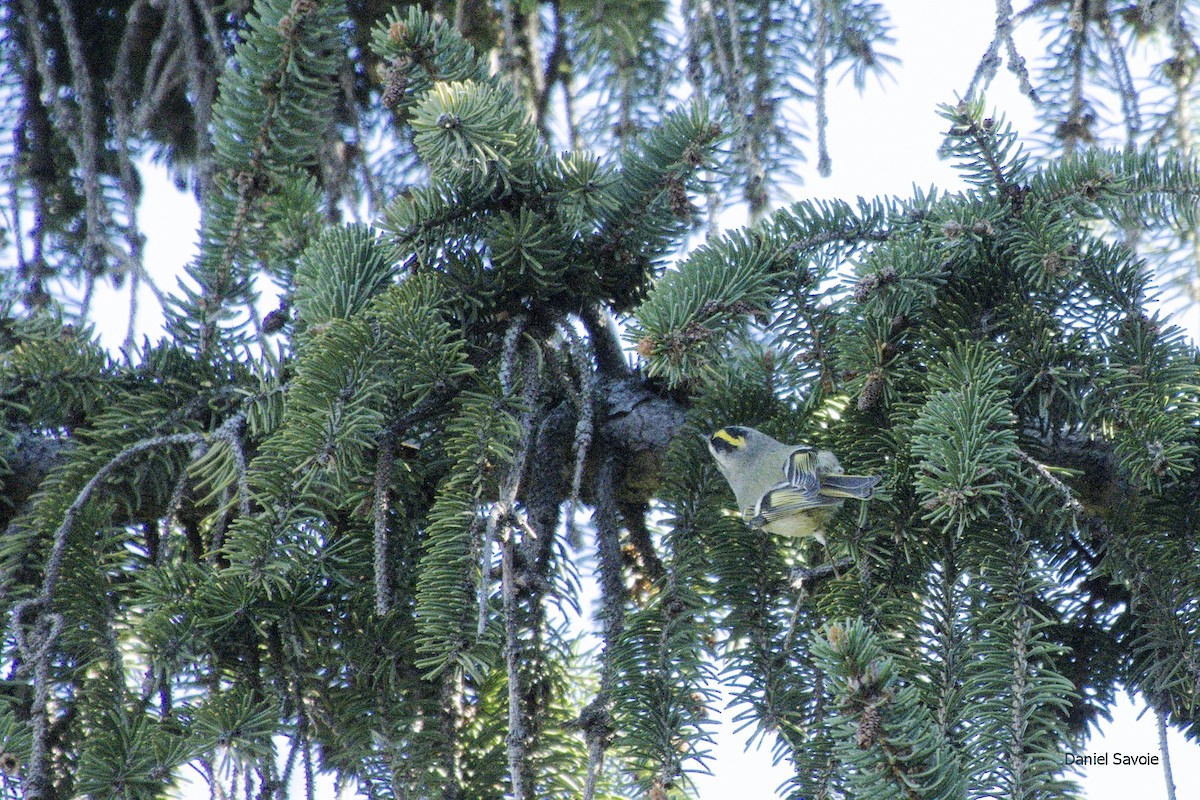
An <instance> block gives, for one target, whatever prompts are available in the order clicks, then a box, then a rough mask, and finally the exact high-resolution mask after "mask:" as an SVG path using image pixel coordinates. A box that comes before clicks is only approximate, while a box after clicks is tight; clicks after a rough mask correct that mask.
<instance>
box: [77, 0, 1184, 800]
mask: <svg viewBox="0 0 1200 800" xmlns="http://www.w3.org/2000/svg"><path fill="white" fill-rule="evenodd" d="M884 5H885V6H886V8H887V9H888V12H889V13H890V14H891V17H892V21H893V23H894V26H895V28H894V30H893V36H894V38H895V40H896V44H895V45H893V46H892V47H891V48H890V49H889V50H887V52H890V53H892V54H894V55H897V56H899V57H900V59H901V63H900V64H898V65H893V66H892V68H891V74H892V79H891V80H888V79H885V80H884V81H882V82H878V81H875V80H870V81H869V83H868V89H867V91H866V93H865V94H864V95H863V96H859V95H858V94H857V93H855V92H854V90H853V87H852V86H851V85H850V81H849V79H845V80H842V81H840V82H838V80H837V79H838V77H839V76H838V75H837V74H834V75H833V76H831V92H830V96H829V118H830V130H829V143H830V152H831V155H832V158H833V175H832V177H830V178H828V179H823V178H820V177H818V176H817V175H816V171H815V167H813V166H812V165H811V164H810V165H804V168H803V169H801V174H802V176H803V179H804V185H803V186H801V187H798V188H797V189H796V190H795V191H794V192H793V199H802V198H805V197H817V198H835V197H836V198H843V199H847V200H851V201H853V200H854V198H856V197H858V196H863V197H873V196H876V195H899V196H901V197H907V196H910V195H911V194H912V188H913V186H914V185H916V186H918V187H921V188H928V187H929V186H930V185H936V186H937V187H938V188H939V189H943V190H957V189H961V188H963V186H964V184H963V182H962V181H961V180H960V179H959V177H958V175H957V174H956V173H955V171H954V170H953V169H952V167H951V165H950V164H949V163H948V162H944V161H941V160H939V159H938V157H937V148H938V146H939V145H940V144H941V141H942V132H943V131H944V130H945V127H946V123H945V121H944V120H942V119H941V118H940V117H938V116H937V114H936V111H935V109H936V107H937V105H938V104H939V103H944V102H954V101H955V100H956V98H957V93H961V92H963V91H965V89H966V87H967V85H968V83H969V81H970V79H971V76H972V74H973V73H974V70H975V65H976V64H977V62H978V60H979V57H980V56H981V55H982V54H983V52H984V51H985V49H986V48H987V45H988V43H989V41H990V39H991V32H992V28H993V17H994V14H995V4H994V3H992V2H988V1H987V0H887V2H885V3H884ZM1023 7H1024V4H1017V8H1018V10H1019V9H1020V8H1023ZM1019 43H1020V45H1021V46H1022V47H1023V48H1024V52H1025V55H1026V56H1027V58H1030V59H1032V58H1033V57H1034V56H1035V55H1037V54H1038V52H1039V51H1038V50H1037V48H1038V47H1039V43H1038V38H1037V33H1036V31H1033V30H1026V31H1024V32H1022V33H1021V35H1020V38H1019ZM987 97H988V103H989V105H991V106H994V107H996V108H997V109H999V110H1000V111H1002V112H1003V113H1004V114H1005V116H1006V117H1007V118H1008V119H1009V120H1010V121H1011V122H1013V123H1014V126H1015V127H1016V130H1017V131H1018V132H1020V133H1023V134H1024V135H1025V137H1026V138H1030V137H1031V136H1032V134H1033V133H1034V132H1035V131H1036V126H1035V124H1034V122H1033V114H1032V109H1031V106H1030V103H1029V101H1028V100H1026V99H1025V98H1024V97H1022V96H1021V95H1020V94H1019V93H1018V92H1017V91H1016V85H1015V80H1014V79H1013V78H1012V76H1011V74H1010V73H1009V72H1008V71H1007V68H1006V66H1005V67H1002V68H1001V73H1000V75H999V76H998V77H997V79H996V81H995V83H994V84H993V85H992V87H991V88H990V89H989V91H988V94H987ZM809 150H810V152H811V153H812V155H811V160H812V162H813V163H815V146H814V147H812V148H809ZM144 179H145V183H146V187H147V196H146V201H145V202H144V203H143V205H142V209H141V215H142V216H141V221H142V228H143V230H144V231H145V232H146V234H147V236H148V242H147V245H146V263H147V265H149V266H150V268H151V269H152V270H154V272H155V274H156V275H157V276H158V278H157V281H158V285H159V286H160V287H161V288H162V289H163V290H164V291H167V292H170V291H171V290H172V289H173V288H174V287H175V284H176V279H175V277H173V276H174V275H176V274H178V273H179V271H180V270H181V268H182V266H183V264H184V263H185V261H186V260H187V259H188V258H190V257H191V256H192V255H193V254H194V253H195V246H196V241H197V235H196V228H197V225H198V219H199V215H198V212H197V210H196V206H195V203H194V201H193V200H192V199H191V197H190V195H187V194H181V193H180V192H178V191H176V190H175V188H174V187H173V186H172V185H171V183H170V182H169V181H168V180H167V178H166V177H165V175H164V174H162V173H161V172H155V171H151V170H147V171H146V173H144ZM263 288H264V289H265V288H266V287H265V286H264V287H263ZM140 308H141V310H140V312H139V319H140V320H141V325H140V329H141V330H142V331H145V332H146V333H148V334H149V335H150V336H151V338H152V339H154V338H157V337H158V335H159V331H160V330H161V323H162V314H161V310H160V309H159V308H158V307H157V304H156V303H155V301H154V299H153V297H152V296H151V295H150V293H149V292H148V291H143V293H142V296H141V298H140ZM93 309H96V310H98V309H111V315H110V316H109V317H107V318H105V319H98V320H97V321H98V327H99V329H100V330H101V333H102V336H103V338H104V341H105V343H106V344H108V345H110V346H112V347H114V348H115V347H116V346H118V345H119V344H120V342H121V339H122V338H123V337H124V333H125V325H126V319H127V313H128V297H127V295H126V294H125V293H124V292H121V293H117V292H113V291H111V290H110V289H105V288H98V290H97V297H96V299H95V301H94V305H93ZM97 316H98V317H99V312H98V311H97ZM1174 321H1175V322H1176V323H1178V324H1182V325H1184V327H1186V328H1187V329H1188V330H1189V331H1190V333H1191V336H1192V337H1193V339H1194V340H1195V339H1197V338H1200V311H1197V309H1196V308H1194V307H1193V308H1192V309H1189V310H1188V312H1187V313H1186V315H1178V316H1176V317H1175V319H1174ZM139 340H140V337H139ZM1143 709H1144V705H1142V704H1138V705H1134V704H1133V703H1131V702H1129V701H1128V700H1126V701H1124V702H1122V703H1120V704H1118V706H1117V707H1116V708H1114V709H1113V717H1114V718H1113V722H1112V723H1108V724H1105V725H1103V726H1102V727H1101V729H1100V734H1099V735H1098V736H1096V737H1093V739H1092V741H1091V743H1090V744H1089V747H1088V750H1087V752H1089V753H1097V752H1107V753H1114V752H1120V753H1126V754H1143V753H1152V754H1157V753H1158V743H1157V733H1156V730H1155V723H1154V718H1153V715H1152V714H1149V713H1147V714H1145V715H1144V716H1142V717H1141V718H1140V719H1139V718H1138V715H1139V713H1140V712H1141V711H1142V710H1143ZM722 716H723V719H724V722H723V723H722V724H721V725H720V727H719V733H718V735H717V742H716V748H715V750H714V752H713V756H714V757H713V758H712V760H711V761H710V762H709V763H710V766H711V769H712V771H713V774H712V775H711V776H697V777H696V783H697V786H698V788H699V797H700V798H702V800H758V798H762V800H768V798H773V797H776V796H777V795H776V790H777V789H778V788H779V786H780V785H781V784H783V783H784V782H785V781H787V780H788V778H789V777H790V775H791V771H790V769H788V768H787V765H786V764H784V765H779V766H773V765H772V763H771V748H770V743H769V741H768V743H767V744H764V745H761V746H760V747H758V748H756V749H750V750H749V751H746V750H744V744H745V741H746V740H747V738H748V736H749V735H750V733H751V731H750V730H746V731H743V732H742V733H740V734H735V733H734V732H733V729H732V725H731V724H729V722H728V720H729V719H731V718H732V716H733V715H732V713H729V714H724V715H722ZM1169 741H1170V754H1171V760H1172V767H1173V770H1174V777H1175V783H1176V787H1177V796H1178V797H1180V798H1188V797H1200V745H1197V744H1194V743H1189V742H1187V741H1186V740H1185V739H1184V738H1183V737H1182V736H1181V735H1180V734H1178V733H1175V732H1174V731H1171V732H1170V735H1169ZM1081 783H1082V786H1083V787H1084V789H1085V791H1086V795H1087V797H1088V798H1090V800H1125V798H1130V797H1137V798H1143V799H1146V800H1153V799H1154V798H1165V797H1166V796H1167V795H1166V790H1165V788H1164V781H1163V773H1162V769H1161V767H1152V766H1147V767H1117V766H1108V767H1090V768H1088V769H1086V770H1084V771H1083V772H1082V774H1081ZM324 785H325V786H326V787H327V788H326V789H325V791H326V792H328V791H329V789H328V786H330V785H331V784H330V783H329V782H328V781H326V782H325V783H324ZM296 789H297V790H298V791H297V792H296V793H294V794H293V796H294V797H303V792H302V790H300V787H299V786H297V787H296ZM187 796H188V797H189V798H190V797H197V798H199V797H207V796H208V793H207V790H201V789H200V788H199V787H195V788H193V789H192V790H190V791H189V792H188V793H187ZM326 796H328V795H326Z"/></svg>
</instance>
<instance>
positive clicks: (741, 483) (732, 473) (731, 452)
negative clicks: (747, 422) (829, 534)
mask: <svg viewBox="0 0 1200 800" xmlns="http://www.w3.org/2000/svg"><path fill="white" fill-rule="evenodd" d="M705 443H706V444H707V445H708V452H710V453H712V456H713V458H714V459H715V460H716V462H717V468H718V469H720V470H721V474H722V475H724V476H725V480H727V481H729V487H730V488H731V489H733V494H734V496H735V497H737V503H738V509H739V510H740V511H741V512H742V519H744V520H745V521H746V524H747V525H749V526H750V527H751V528H763V529H765V530H767V531H770V532H771V533H778V534H782V535H784V536H812V537H815V538H816V540H817V541H819V542H820V543H821V544H825V536H824V535H823V531H822V530H821V526H822V525H824V524H825V523H826V522H827V521H828V520H829V518H830V517H832V516H833V513H834V512H835V511H837V509H838V508H840V507H841V505H842V503H844V502H845V500H846V498H847V497H856V498H858V499H859V500H866V499H867V498H868V497H870V496H871V490H872V489H874V488H875V484H877V483H879V477H880V476H878V475H847V474H845V471H844V470H843V469H842V465H841V464H839V463H838V460H837V456H835V455H834V454H833V453H831V452H829V451H828V450H818V449H817V448H815V447H811V446H809V445H803V444H784V443H783V442H779V441H776V440H775V439H772V438H771V437H770V436H767V435H766V434H765V433H762V432H761V431H756V430H754V428H746V427H743V426H741V425H730V426H728V427H725V428H721V430H719V431H717V432H716V433H714V434H713V435H712V436H710V437H708V438H707V439H706V440H705Z"/></svg>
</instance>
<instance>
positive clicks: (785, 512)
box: [750, 482, 842, 528]
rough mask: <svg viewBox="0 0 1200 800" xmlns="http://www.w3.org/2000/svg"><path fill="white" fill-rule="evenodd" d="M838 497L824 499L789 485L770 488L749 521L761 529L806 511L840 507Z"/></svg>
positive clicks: (781, 484) (816, 493)
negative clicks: (778, 520)
mask: <svg viewBox="0 0 1200 800" xmlns="http://www.w3.org/2000/svg"><path fill="white" fill-rule="evenodd" d="M841 503H842V500H841V498H838V497H826V496H825V495H823V494H821V493H820V492H808V491H804V490H802V489H798V488H797V487H795V486H793V485H792V484H790V483H786V482H785V483H777V484H775V485H774V486H772V487H771V488H770V489H769V490H768V491H767V493H766V494H764V495H763V496H762V499H761V500H760V501H759V503H758V509H757V513H755V514H754V516H753V518H752V519H751V521H750V524H751V525H752V526H753V527H756V528H761V527H764V526H766V525H769V524H771V522H772V521H774V520H777V519H781V518H784V517H789V516H791V515H793V514H798V513H800V512H802V511H808V510H811V509H814V508H824V507H827V506H836V505H841Z"/></svg>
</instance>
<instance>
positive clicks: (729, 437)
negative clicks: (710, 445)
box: [713, 428, 746, 447]
mask: <svg viewBox="0 0 1200 800" xmlns="http://www.w3.org/2000/svg"><path fill="white" fill-rule="evenodd" d="M713 438H714V439H724V440H725V441H727V442H729V443H730V444H731V445H733V446H734V447H741V446H743V445H744V444H746V437H745V436H734V435H733V434H732V433H730V432H729V429H728V428H721V430H719V431H717V432H716V433H714V434H713Z"/></svg>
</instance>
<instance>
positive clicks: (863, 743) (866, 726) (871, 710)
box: [854, 706, 883, 750]
mask: <svg viewBox="0 0 1200 800" xmlns="http://www.w3.org/2000/svg"><path fill="white" fill-rule="evenodd" d="M882 731H883V713H882V712H880V710H879V709H878V708H876V707H875V706H867V707H866V708H864V709H863V712H862V716H860V717H859V718H858V731H857V732H856V733H855V734H854V743H855V744H856V745H858V749H859V750H866V749H867V748H868V747H870V746H871V745H873V744H875V743H876V742H877V741H879V734H880V733H881V732H882Z"/></svg>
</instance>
